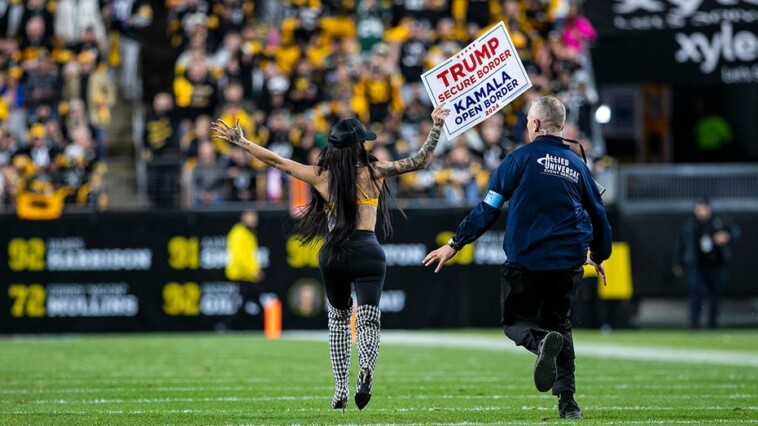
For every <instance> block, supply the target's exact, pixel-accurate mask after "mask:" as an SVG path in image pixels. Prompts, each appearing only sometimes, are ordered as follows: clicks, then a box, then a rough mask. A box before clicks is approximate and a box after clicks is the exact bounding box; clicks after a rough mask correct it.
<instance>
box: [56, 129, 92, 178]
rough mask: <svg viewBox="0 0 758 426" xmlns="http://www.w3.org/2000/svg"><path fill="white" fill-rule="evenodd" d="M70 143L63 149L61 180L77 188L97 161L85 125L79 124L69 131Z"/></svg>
mask: <svg viewBox="0 0 758 426" xmlns="http://www.w3.org/2000/svg"><path fill="white" fill-rule="evenodd" d="M69 134H70V138H71V143H69V144H68V146H66V148H65V149H64V150H63V154H62V158H61V163H62V165H63V170H62V174H63V182H64V183H65V184H66V186H70V187H71V188H79V187H80V186H81V185H82V184H83V183H84V182H85V181H86V180H87V175H88V172H90V171H92V168H93V167H94V164H95V162H97V161H98V157H97V151H96V149H95V144H94V141H93V139H92V134H91V132H90V130H89V128H88V127H86V125H79V126H77V127H74V128H72V129H71V130H70V131H69Z"/></svg>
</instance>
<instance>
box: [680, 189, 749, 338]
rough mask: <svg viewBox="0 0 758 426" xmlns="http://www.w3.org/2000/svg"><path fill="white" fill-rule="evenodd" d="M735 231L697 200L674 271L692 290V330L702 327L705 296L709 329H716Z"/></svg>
mask: <svg viewBox="0 0 758 426" xmlns="http://www.w3.org/2000/svg"><path fill="white" fill-rule="evenodd" d="M734 230H735V228H733V227H731V226H729V225H728V224H727V222H726V221H725V220H724V219H723V218H721V217H719V216H716V215H714V214H713V209H712V207H711V203H710V201H709V200H708V199H707V198H700V199H698V200H696V201H695V205H694V207H693V209H692V215H691V216H690V217H688V218H687V220H685V222H684V225H683V226H682V230H681V232H680V234H679V238H678V239H677V241H676V246H675V248H674V266H673V268H672V269H673V272H674V274H675V275H676V276H677V277H684V279H685V281H686V282H687V288H688V291H689V304H690V306H689V324H690V328H692V329H697V328H700V312H701V310H702V302H703V297H704V296H705V297H707V298H708V328H716V326H717V325H718V315H719V297H720V295H721V292H722V291H723V288H724V283H725V281H726V263H727V261H728V260H729V258H730V256H731V247H730V243H731V242H732V239H733V237H734V234H735V232H734Z"/></svg>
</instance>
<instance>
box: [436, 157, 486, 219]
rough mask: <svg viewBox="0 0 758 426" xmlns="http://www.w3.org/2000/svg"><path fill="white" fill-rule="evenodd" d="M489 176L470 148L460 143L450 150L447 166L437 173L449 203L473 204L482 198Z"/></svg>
mask: <svg viewBox="0 0 758 426" xmlns="http://www.w3.org/2000/svg"><path fill="white" fill-rule="evenodd" d="M488 178H489V175H487V174H486V173H485V172H484V170H483V169H482V165H481V163H480V162H479V161H478V159H476V158H474V157H473V156H472V155H471V151H470V150H469V148H468V147H467V146H466V145H463V144H460V143H458V144H456V145H455V146H454V147H453V149H451V150H450V154H449V155H448V158H447V164H446V166H445V167H444V168H443V169H442V170H440V172H439V173H438V174H437V183H438V184H439V185H440V188H441V189H442V191H443V193H444V195H445V199H446V200H447V202H448V203H449V204H451V205H461V204H464V205H473V204H476V202H477V201H478V200H479V199H480V197H479V194H480V192H481V190H482V189H484V186H485V185H486V184H487V179H488Z"/></svg>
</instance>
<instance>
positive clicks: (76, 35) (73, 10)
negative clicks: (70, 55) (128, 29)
mask: <svg viewBox="0 0 758 426" xmlns="http://www.w3.org/2000/svg"><path fill="white" fill-rule="evenodd" d="M88 30H89V31H91V32H92V33H94V36H95V39H96V40H97V44H98V47H99V48H100V50H101V51H105V49H106V47H107V38H106V35H105V25H104V24H103V16H102V14H101V13H100V5H99V1H98V0H58V4H57V6H56V10H55V35H56V36H57V37H58V40H59V41H60V42H62V43H63V45H64V46H66V47H72V46H75V45H77V44H79V43H81V42H82V40H83V38H84V34H85V32H87V31H88Z"/></svg>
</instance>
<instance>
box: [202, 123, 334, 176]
mask: <svg viewBox="0 0 758 426" xmlns="http://www.w3.org/2000/svg"><path fill="white" fill-rule="evenodd" d="M211 133H212V134H213V136H215V137H217V138H219V139H221V140H224V141H227V142H229V143H233V144H235V145H237V146H240V147H242V148H244V149H245V150H246V151H247V152H249V153H250V154H252V156H253V157H255V158H257V159H259V160H261V161H263V163H265V164H266V165H268V166H271V167H276V168H277V169H279V170H281V171H283V172H284V173H287V174H288V175H292V177H295V178H297V179H300V180H302V181H304V182H306V183H309V184H311V185H316V184H317V183H318V182H320V181H321V180H322V179H323V174H320V173H319V168H318V167H316V166H307V165H305V164H301V163H298V162H297V161H293V160H290V159H288V158H283V157H281V156H280V155H278V154H276V153H275V152H273V151H271V150H268V149H266V148H264V147H262V146H260V145H256V144H255V143H253V142H251V141H249V140H248V139H247V138H245V135H244V134H243V132H242V128H241V127H240V122H239V120H237V123H236V124H235V127H231V126H229V125H228V124H226V123H225V122H223V121H222V120H216V121H214V122H213V124H212V125H211Z"/></svg>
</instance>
